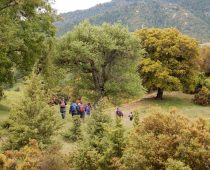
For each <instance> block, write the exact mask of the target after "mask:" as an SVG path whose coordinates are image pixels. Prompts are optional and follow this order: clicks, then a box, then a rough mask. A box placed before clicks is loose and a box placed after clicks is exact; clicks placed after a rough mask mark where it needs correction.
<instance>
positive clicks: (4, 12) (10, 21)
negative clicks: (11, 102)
mask: <svg viewBox="0 0 210 170" xmlns="http://www.w3.org/2000/svg"><path fill="white" fill-rule="evenodd" d="M54 16H55V15H54V12H53V10H52V9H51V6H50V3H49V1H46V0H33V1H32V0H1V1H0V86H2V85H4V84H6V83H11V82H12V81H13V75H14V74H13V72H14V71H17V70H18V71H21V72H22V73H24V74H26V73H29V72H30V71H31V68H32V67H33V66H34V64H35V62H36V61H37V59H39V58H40V57H43V56H44V55H45V53H44V51H45V50H46V49H47V48H46V43H45V42H46V40H47V39H49V38H51V37H53V36H54V34H55V27H54V26H53V22H54V19H55V17H54Z"/></svg>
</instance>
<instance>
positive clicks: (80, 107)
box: [77, 102, 85, 121]
mask: <svg viewBox="0 0 210 170" xmlns="http://www.w3.org/2000/svg"><path fill="white" fill-rule="evenodd" d="M77 110H78V112H79V114H80V118H81V119H83V121H84V118H85V106H84V104H83V103H82V102H81V103H79V104H78V107H77Z"/></svg>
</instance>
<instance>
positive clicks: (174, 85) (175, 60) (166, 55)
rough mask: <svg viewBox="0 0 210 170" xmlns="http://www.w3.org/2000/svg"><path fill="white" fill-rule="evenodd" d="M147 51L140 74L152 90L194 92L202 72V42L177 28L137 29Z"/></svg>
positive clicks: (160, 96)
mask: <svg viewBox="0 0 210 170" xmlns="http://www.w3.org/2000/svg"><path fill="white" fill-rule="evenodd" d="M135 34H136V36H137V37H139V39H140V41H141V44H142V47H143V48H144V49H145V51H146V54H145V56H144V58H143V59H142V60H141V61H140V63H139V74H140V76H141V78H142V79H143V85H144V86H145V87H147V89H148V90H158V93H157V99H162V98H163V91H164V90H167V91H170V90H184V91H188V92H190V91H194V88H195V84H196V82H195V77H196V76H197V74H198V71H197V70H198V63H197V61H198V43H197V42H196V40H195V39H192V38H190V37H187V36H184V35H182V34H181V33H180V32H179V31H178V30H176V29H141V30H139V31H137V32H136V33H135Z"/></svg>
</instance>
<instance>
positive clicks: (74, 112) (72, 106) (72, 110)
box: [69, 101, 77, 117]
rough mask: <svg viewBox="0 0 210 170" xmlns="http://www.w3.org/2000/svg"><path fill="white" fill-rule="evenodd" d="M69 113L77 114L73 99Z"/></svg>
mask: <svg viewBox="0 0 210 170" xmlns="http://www.w3.org/2000/svg"><path fill="white" fill-rule="evenodd" d="M70 113H71V115H72V117H73V116H74V115H77V104H76V102H75V101H73V102H72V104H71V106H70V109H69V114H70Z"/></svg>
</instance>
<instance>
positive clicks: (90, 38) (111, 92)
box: [56, 21, 142, 102]
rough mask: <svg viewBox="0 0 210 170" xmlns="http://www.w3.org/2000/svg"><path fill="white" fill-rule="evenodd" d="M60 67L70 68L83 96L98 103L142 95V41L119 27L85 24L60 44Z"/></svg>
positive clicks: (58, 60)
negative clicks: (138, 69) (103, 100)
mask: <svg viewBox="0 0 210 170" xmlns="http://www.w3.org/2000/svg"><path fill="white" fill-rule="evenodd" d="M59 44H60V46H59V49H58V58H57V61H56V62H57V64H58V65H61V66H63V67H66V68H68V70H69V71H71V72H72V73H73V74H74V76H75V78H74V80H75V83H74V84H75V87H76V88H79V89H80V93H82V94H83V95H86V96H88V97H89V98H92V99H95V101H96V102H98V101H99V100H100V99H101V98H103V97H108V98H109V99H114V100H112V101H117V100H118V99H121V98H128V97H130V96H135V95H139V94H140V93H141V92H142V87H141V82H140V81H139V80H138V76H137V72H136V69H137V61H138V60H139V59H140V56H141V48H140V44H139V43H138V40H137V39H136V38H135V37H134V36H133V35H131V34H130V33H129V32H128V30H127V29H126V28H124V27H123V26H121V25H119V24H116V25H110V24H103V25H102V26H93V25H91V24H90V23H89V22H87V21H86V22H83V23H81V24H80V25H79V26H77V27H76V28H75V29H74V30H73V31H72V32H70V33H68V34H67V35H66V36H65V37H64V38H62V39H61V40H60V41H59Z"/></svg>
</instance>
